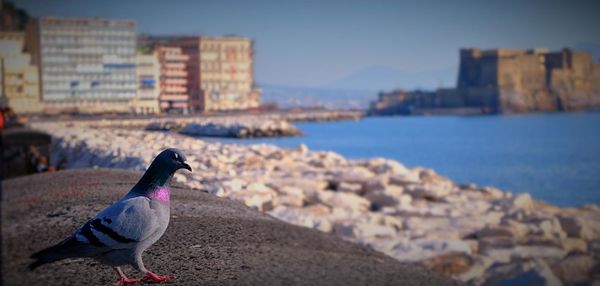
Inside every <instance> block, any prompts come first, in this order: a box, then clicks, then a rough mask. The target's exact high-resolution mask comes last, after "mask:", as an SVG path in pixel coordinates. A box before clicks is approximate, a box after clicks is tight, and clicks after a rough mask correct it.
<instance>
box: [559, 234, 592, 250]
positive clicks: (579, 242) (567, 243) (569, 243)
mask: <svg viewBox="0 0 600 286" xmlns="http://www.w3.org/2000/svg"><path fill="white" fill-rule="evenodd" d="M561 244H562V247H563V249H564V250H565V251H566V252H567V253H571V252H579V253H585V252H587V250H588V249H587V243H586V242H585V240H583V239H580V238H573V237H567V238H563V239H562V240H561Z"/></svg>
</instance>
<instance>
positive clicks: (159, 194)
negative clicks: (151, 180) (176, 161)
mask: <svg viewBox="0 0 600 286" xmlns="http://www.w3.org/2000/svg"><path fill="white" fill-rule="evenodd" d="M148 196H149V197H150V198H151V199H153V200H157V201H159V202H163V203H168V202H169V201H170V200H171V190H169V188H168V187H166V186H162V187H158V188H156V189H155V190H153V191H152V192H150V193H149V194H148Z"/></svg>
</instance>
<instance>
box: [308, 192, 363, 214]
mask: <svg viewBox="0 0 600 286" xmlns="http://www.w3.org/2000/svg"><path fill="white" fill-rule="evenodd" d="M317 196H318V199H319V201H320V202H321V203H322V204H324V205H326V206H329V207H331V208H346V209H350V210H352V211H353V212H357V213H360V212H366V211H368V209H369V207H370V205H371V204H370V202H369V201H368V200H367V199H365V198H363V197H360V196H358V195H355V194H352V193H341V192H331V191H322V192H319V193H318V194H317Z"/></svg>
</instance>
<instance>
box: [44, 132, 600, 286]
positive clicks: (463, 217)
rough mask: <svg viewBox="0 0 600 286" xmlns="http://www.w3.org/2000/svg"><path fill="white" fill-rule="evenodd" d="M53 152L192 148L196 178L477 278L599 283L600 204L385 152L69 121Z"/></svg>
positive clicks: (89, 154)
mask: <svg viewBox="0 0 600 286" xmlns="http://www.w3.org/2000/svg"><path fill="white" fill-rule="evenodd" d="M42 125H43V126H40V128H42V127H43V128H44V129H46V130H49V131H50V133H51V134H53V136H55V143H54V149H53V150H54V156H53V159H54V161H53V162H63V164H64V167H67V168H77V167H94V166H99V167H111V168H127V169H136V170H143V169H144V168H145V166H147V165H148V164H149V160H150V159H151V158H153V156H154V155H155V154H156V153H157V152H159V151H160V150H161V149H163V148H166V147H170V146H176V147H178V148H181V149H183V150H184V152H186V154H188V160H189V161H190V165H191V166H192V168H194V173H192V174H189V175H186V174H177V175H176V177H175V179H176V180H177V181H179V182H181V183H184V184H186V185H187V186H188V187H190V188H193V189H198V190H202V191H206V192H209V193H212V194H215V195H217V196H220V197H227V198H230V199H234V200H237V201H240V202H243V203H244V204H246V205H247V206H251V207H254V208H256V209H257V210H260V211H262V212H265V213H268V214H270V215H272V216H274V217H276V218H279V219H281V220H284V221H287V222H289V223H292V224H296V225H300V226H305V227H309V228H313V229H318V230H320V231H323V232H326V233H331V234H334V235H336V236H338V237H341V238H344V239H346V240H349V241H353V242H356V243H359V244H362V245H366V246H368V247H371V248H373V249H375V250H378V251H381V252H383V253H386V254H388V255H389V256H391V257H394V258H395V259H397V260H400V261H405V262H416V263H421V264H423V265H425V266H427V267H429V268H430V269H433V270H434V271H437V272H439V273H442V274H444V275H447V276H450V277H454V278H457V279H460V280H462V281H465V282H468V283H469V284H472V285H484V284H486V285H487V284H494V283H495V282H499V281H506V282H519V281H521V282H523V281H526V283H528V284H531V283H539V282H544V283H546V284H548V285H560V284H563V283H564V284H579V283H584V284H585V283H592V282H593V281H594V279H598V277H599V275H600V266H599V261H600V208H599V207H598V206H596V205H587V206H584V207H581V208H558V207H555V206H551V205H548V204H545V203H542V202H539V201H535V200H533V199H532V198H531V197H530V196H529V195H528V194H512V193H509V192H503V191H501V190H498V189H496V188H493V187H480V186H476V185H474V184H468V185H461V184H457V183H455V182H453V181H451V180H449V179H447V178H444V177H442V176H439V175H438V174H436V173H435V172H434V171H433V170H429V169H424V168H412V169H409V168H406V167H405V166H403V165H402V164H400V163H398V162H396V161H391V160H386V159H382V158H374V159H369V160H349V159H346V158H344V157H342V156H340V155H338V154H336V153H333V152H313V151H310V150H308V148H307V147H306V146H303V145H301V146H299V147H298V148H295V149H282V148H278V147H275V146H271V145H253V146H241V145H234V144H219V143H207V142H204V141H201V140H197V139H193V138H189V137H184V136H174V135H171V134H166V133H157V132H144V131H130V130H112V129H90V128H87V129H78V128H66V127H65V126H62V125H61V124H53V123H48V124H42Z"/></svg>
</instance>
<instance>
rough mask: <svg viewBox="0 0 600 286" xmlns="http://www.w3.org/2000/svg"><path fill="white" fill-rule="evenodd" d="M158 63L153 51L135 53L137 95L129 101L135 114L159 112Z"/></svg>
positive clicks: (156, 55)
mask: <svg viewBox="0 0 600 286" xmlns="http://www.w3.org/2000/svg"><path fill="white" fill-rule="evenodd" d="M159 83H160V63H159V60H158V54H157V53H156V52H155V51H151V52H146V53H138V55H137V95H136V97H135V98H134V99H133V100H132V102H131V107H132V110H133V112H134V113H136V114H156V113H159V112H160V106H159V95H160V84H159Z"/></svg>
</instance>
